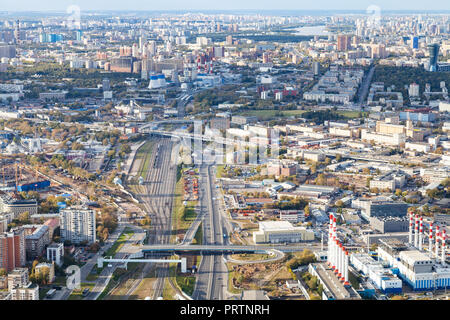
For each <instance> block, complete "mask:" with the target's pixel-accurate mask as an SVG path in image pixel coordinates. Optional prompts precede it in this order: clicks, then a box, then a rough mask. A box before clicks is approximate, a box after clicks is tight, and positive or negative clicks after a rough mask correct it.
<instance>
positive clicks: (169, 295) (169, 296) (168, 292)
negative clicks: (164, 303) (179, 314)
mask: <svg viewBox="0 0 450 320" xmlns="http://www.w3.org/2000/svg"><path fill="white" fill-rule="evenodd" d="M176 272H177V264H176V263H169V277H171V278H172V279H174V278H175V276H176ZM175 294H176V292H175V290H174V289H173V288H172V286H171V285H170V283H169V281H168V279H165V280H164V289H163V299H164V300H174V299H175Z"/></svg>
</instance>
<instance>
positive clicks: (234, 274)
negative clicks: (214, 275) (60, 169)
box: [226, 263, 242, 294]
mask: <svg viewBox="0 0 450 320" xmlns="http://www.w3.org/2000/svg"><path fill="white" fill-rule="evenodd" d="M226 266H227V269H228V291H229V292H231V293H232V294H240V293H241V292H242V290H239V289H236V288H235V287H234V286H233V278H237V277H239V276H240V275H239V273H237V272H235V271H233V264H231V263H227V264H226Z"/></svg>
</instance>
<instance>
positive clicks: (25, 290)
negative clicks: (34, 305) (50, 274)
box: [11, 282, 39, 300]
mask: <svg viewBox="0 0 450 320" xmlns="http://www.w3.org/2000/svg"><path fill="white" fill-rule="evenodd" d="M11 295H12V297H11V300H39V286H38V285H37V284H34V283H31V282H30V283H28V284H27V285H26V286H25V287H21V288H16V289H13V290H11Z"/></svg>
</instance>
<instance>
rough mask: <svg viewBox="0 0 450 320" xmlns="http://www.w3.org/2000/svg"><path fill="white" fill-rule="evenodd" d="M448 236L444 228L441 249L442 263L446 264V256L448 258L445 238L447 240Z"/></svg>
mask: <svg viewBox="0 0 450 320" xmlns="http://www.w3.org/2000/svg"><path fill="white" fill-rule="evenodd" d="M446 238H447V235H446V233H445V229H444V230H442V251H441V261H442V264H445V258H446V252H445V249H446V243H445V240H446Z"/></svg>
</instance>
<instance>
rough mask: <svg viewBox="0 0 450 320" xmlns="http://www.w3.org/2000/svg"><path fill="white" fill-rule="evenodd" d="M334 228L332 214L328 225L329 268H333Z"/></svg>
mask: <svg viewBox="0 0 450 320" xmlns="http://www.w3.org/2000/svg"><path fill="white" fill-rule="evenodd" d="M332 227H333V214H331V213H330V222H329V225H328V254H327V260H328V266H331V245H332V244H331V239H332V236H333V234H332Z"/></svg>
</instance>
